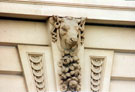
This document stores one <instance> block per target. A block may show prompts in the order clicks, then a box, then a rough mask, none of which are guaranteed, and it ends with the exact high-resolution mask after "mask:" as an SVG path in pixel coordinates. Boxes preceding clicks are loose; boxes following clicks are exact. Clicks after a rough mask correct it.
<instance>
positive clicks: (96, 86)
mask: <svg viewBox="0 0 135 92" xmlns="http://www.w3.org/2000/svg"><path fill="white" fill-rule="evenodd" d="M104 60H105V58H103V57H90V61H91V62H90V64H91V66H90V67H91V68H90V72H91V73H90V89H91V92H100V91H101V90H100V89H101V82H102V72H103V64H104Z"/></svg>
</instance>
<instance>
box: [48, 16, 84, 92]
mask: <svg viewBox="0 0 135 92" xmlns="http://www.w3.org/2000/svg"><path fill="white" fill-rule="evenodd" d="M49 22H50V23H51V24H52V26H53V28H52V30H50V33H51V40H52V48H55V49H54V50H56V49H57V51H58V52H59V53H60V55H59V59H58V61H55V59H54V62H57V66H56V67H57V68H58V69H56V71H57V75H58V77H59V78H58V79H59V81H58V82H59V83H58V85H59V86H60V87H59V88H60V91H62V92H67V91H69V92H75V91H81V66H80V57H79V56H78V52H79V51H80V48H81V47H83V43H84V25H85V18H73V17H58V16H53V17H50V19H49ZM54 50H53V52H55V51H54ZM55 53H56V52H55ZM54 57H55V58H58V55H55V56H54ZM55 64H56V63H55Z"/></svg>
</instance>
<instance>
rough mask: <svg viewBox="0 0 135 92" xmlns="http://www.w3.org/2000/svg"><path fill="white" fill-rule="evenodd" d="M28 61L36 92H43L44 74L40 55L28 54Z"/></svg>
mask: <svg viewBox="0 0 135 92" xmlns="http://www.w3.org/2000/svg"><path fill="white" fill-rule="evenodd" d="M29 60H30V64H31V69H32V72H33V77H34V81H35V84H36V89H37V92H45V80H44V72H43V61H42V55H31V54H30V55H29Z"/></svg>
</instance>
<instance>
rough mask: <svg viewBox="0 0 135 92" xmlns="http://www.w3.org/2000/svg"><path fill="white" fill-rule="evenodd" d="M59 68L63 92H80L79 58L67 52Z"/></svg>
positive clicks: (64, 53)
mask: <svg viewBox="0 0 135 92" xmlns="http://www.w3.org/2000/svg"><path fill="white" fill-rule="evenodd" d="M58 66H59V67H60V68H61V70H60V72H59V76H60V85H61V91H62V92H65V91H70V92H73V91H74V92H75V91H80V90H81V84H80V81H81V74H80V70H81V67H80V64H79V58H78V57H77V56H76V55H73V52H69V51H68V50H65V51H64V52H63V56H62V58H61V61H60V62H59V65H58Z"/></svg>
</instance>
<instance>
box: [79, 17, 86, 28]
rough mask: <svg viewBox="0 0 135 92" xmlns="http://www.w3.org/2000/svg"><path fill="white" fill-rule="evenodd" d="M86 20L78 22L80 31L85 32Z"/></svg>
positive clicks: (82, 19)
mask: <svg viewBox="0 0 135 92" xmlns="http://www.w3.org/2000/svg"><path fill="white" fill-rule="evenodd" d="M85 21H86V18H81V19H79V21H78V25H79V29H80V30H82V31H84V24H85Z"/></svg>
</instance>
